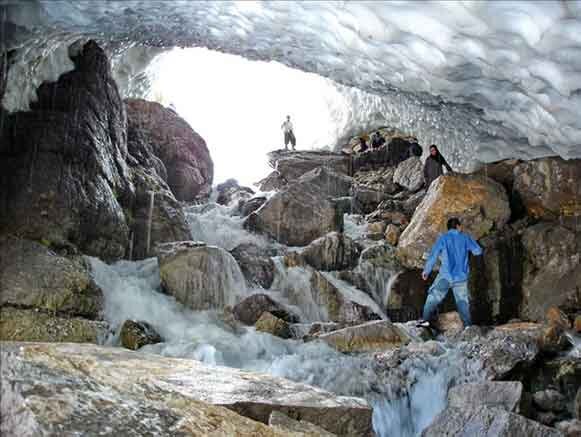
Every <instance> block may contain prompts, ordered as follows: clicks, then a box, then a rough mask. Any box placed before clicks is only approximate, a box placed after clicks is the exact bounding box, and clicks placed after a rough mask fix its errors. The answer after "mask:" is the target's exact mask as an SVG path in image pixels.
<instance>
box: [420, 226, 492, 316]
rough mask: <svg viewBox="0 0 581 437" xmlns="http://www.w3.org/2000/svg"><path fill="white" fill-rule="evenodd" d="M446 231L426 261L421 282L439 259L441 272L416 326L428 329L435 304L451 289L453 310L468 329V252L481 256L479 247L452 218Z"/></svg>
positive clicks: (434, 311)
mask: <svg viewBox="0 0 581 437" xmlns="http://www.w3.org/2000/svg"><path fill="white" fill-rule="evenodd" d="M447 226H448V232H446V233H445V234H443V235H440V237H439V238H438V240H437V241H436V244H434V246H433V247H432V250H431V252H430V256H429V258H428V260H427V261H426V265H425V267H424V271H423V272H422V279H423V280H424V281H427V280H428V276H429V275H430V273H431V272H432V269H433V267H434V265H435V264H436V261H437V260H438V258H440V260H441V266H440V271H439V273H438V276H436V279H435V280H434V283H433V284H432V286H431V287H430V289H429V290H428V297H427V299H426V304H425V305H424V313H423V320H422V321H420V323H419V324H418V326H423V327H429V326H430V321H431V320H432V319H433V317H434V315H435V313H436V311H437V309H438V305H439V304H440V303H441V302H442V301H443V300H444V298H445V297H446V295H447V294H448V291H449V290H450V288H451V289H452V291H453V292H454V300H455V301H456V308H457V309H458V312H459V313H460V318H461V319H462V322H464V327H467V326H470V325H471V324H472V320H471V318H470V302H469V291H468V274H469V271H470V269H469V265H468V252H472V254H473V255H481V254H482V248H481V247H480V245H479V244H478V243H477V242H476V241H474V239H473V238H472V237H470V235H468V234H465V233H463V232H462V225H461V223H460V220H459V219H458V218H456V217H453V218H451V219H449V220H448V224H447Z"/></svg>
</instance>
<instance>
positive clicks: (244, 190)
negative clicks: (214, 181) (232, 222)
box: [216, 179, 254, 205]
mask: <svg viewBox="0 0 581 437" xmlns="http://www.w3.org/2000/svg"><path fill="white" fill-rule="evenodd" d="M216 191H217V192H218V197H217V198H216V203H217V204H219V205H230V204H232V203H234V202H238V201H241V200H246V199H249V198H250V197H252V195H253V194H254V190H252V189H251V188H248V187H242V186H240V185H239V184H238V181H237V180H236V179H228V180H227V181H226V182H222V183H221V184H218V185H217V186H216Z"/></svg>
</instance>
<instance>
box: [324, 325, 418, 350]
mask: <svg viewBox="0 0 581 437" xmlns="http://www.w3.org/2000/svg"><path fill="white" fill-rule="evenodd" d="M318 338H319V339H320V340H322V341H324V342H325V343H327V344H329V345H330V346H332V347H334V348H335V349H337V350H338V351H340V352H348V353H353V352H369V351H377V350H386V349H393V348H398V347H401V346H403V345H406V344H407V343H409V342H410V341H411V338H410V337H409V335H408V334H407V333H406V332H405V331H404V330H403V329H401V328H399V327H398V326H396V325H394V324H393V323H391V322H390V321H389V320H376V321H373V322H368V323H364V324H362V325H357V326H350V327H347V328H343V329H339V330H337V331H333V332H330V333H327V334H321V335H319V336H318Z"/></svg>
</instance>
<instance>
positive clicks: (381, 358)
mask: <svg viewBox="0 0 581 437" xmlns="http://www.w3.org/2000/svg"><path fill="white" fill-rule="evenodd" d="M73 61H74V63H75V65H76V69H75V70H73V71H71V72H69V73H66V74H64V75H62V76H61V77H60V78H59V79H58V81H57V82H54V83H45V84H43V85H42V86H41V87H40V88H39V90H38V101H37V102H36V103H34V104H33V105H32V108H31V110H30V111H28V112H18V113H14V114H10V115H7V114H3V119H4V123H5V124H4V126H3V129H2V133H1V137H2V138H1V141H0V157H1V160H0V209H1V210H2V211H3V213H2V215H1V216H0V314H1V318H0V339H1V340H2V341H3V343H2V348H1V353H2V363H3V365H2V366H1V371H2V382H3V383H2V396H1V398H2V400H1V408H2V424H1V427H2V428H1V429H2V432H3V433H4V432H6V433H7V435H25V434H27V433H28V434H30V435H36V434H43V435H44V434H48V435H66V434H74V433H91V432H96V430H97V429H101V427H102V424H103V423H107V424H108V426H109V428H107V429H106V430H105V431H106V433H107V432H109V433H110V434H112V435H113V434H120V433H123V434H126V435H144V434H147V433H153V434H156V433H158V434H175V435H200V436H201V435H224V436H230V435H251V434H252V435H260V436H262V435H264V436H270V435H273V436H275V435H346V436H347V435H349V436H351V435H362V436H364V435H372V433H373V430H372V414H371V411H372V409H371V405H370V404H369V403H368V402H367V401H364V400H362V399H356V398H350V397H341V396H338V395H335V394H333V393H330V392H327V391H323V390H320V389H317V388H315V387H313V386H307V385H303V384H298V383H292V382H290V381H287V380H283V379H276V378H273V377H271V376H268V375H261V374H252V373H244V372H240V371H236V370H232V369H226V368H210V367H205V366H203V365H202V364H200V363H199V362H197V361H193V360H189V361H188V360H179V359H171V358H164V357H161V356H158V355H145V354H142V353H139V354H136V353H133V352H130V351H128V350H126V349H130V350H138V349H140V348H142V347H144V346H146V345H153V344H160V343H164V342H169V341H170V340H171V339H169V338H164V336H163V335H161V334H160V333H158V332H157V331H161V329H160V326H153V325H152V324H150V323H148V321H147V320H129V319H128V320H125V321H124V323H121V324H119V326H108V324H107V321H106V320H104V300H105V298H104V296H105V294H106V293H105V291H106V290H104V289H102V288H100V287H99V285H97V282H96V280H95V278H94V272H93V271H92V270H91V265H90V263H89V262H88V261H87V258H86V257H84V255H90V256H95V257H98V258H100V259H103V260H105V261H108V262H112V261H117V260H121V259H144V258H148V257H151V256H156V257H157V261H158V265H159V274H158V278H157V279H158V281H157V282H159V287H158V288H159V291H160V292H163V293H164V294H165V295H169V296H171V297H172V298H173V299H175V302H177V303H178V304H180V305H181V308H183V311H187V312H190V313H191V312H197V311H202V310H212V311H215V312H217V313H218V314H219V318H220V319H221V322H222V323H224V324H225V326H227V327H228V329H229V330H230V331H231V332H232V333H234V334H240V335H243V334H244V333H247V332H254V331H258V332H263V333H267V334H269V335H273V336H276V337H280V338H282V339H284V341H285V342H288V343H289V344H291V343H292V344H293V345H294V344H297V343H300V344H302V342H305V344H317V345H321V347H323V345H325V347H327V346H330V347H331V348H333V349H336V350H337V351H339V352H340V354H344V355H346V356H364V357H365V359H366V360H367V363H368V365H369V367H370V369H371V371H372V374H373V382H371V381H370V385H371V386H372V385H375V388H374V387H372V388H371V389H370V390H369V391H368V392H377V393H379V392H381V393H382V394H383V395H385V394H386V393H387V394H391V395H393V396H394V397H398V396H400V395H402V394H404V393H406V392H409V391H410V390H411V389H412V388H413V387H414V384H416V383H417V378H416V374H415V373H414V372H415V370H414V369H417V368H418V366H420V367H422V368H429V367H430V366H434V365H436V364H434V363H437V362H438V360H439V359H441V358H442V357H443V356H444V354H445V353H446V351H449V350H453V351H454V353H455V354H458V357H461V359H462V360H464V361H465V362H466V363H467V365H468V366H473V367H474V369H477V374H478V375H479V376H478V378H477V380H476V378H474V379H475V380H465V379H466V378H460V377H458V379H457V380H452V388H451V389H450V390H449V391H448V394H447V399H448V407H447V409H445V410H444V411H442V412H441V413H440V414H439V415H438V416H437V417H436V418H435V419H434V420H433V422H431V423H426V424H425V425H426V427H425V429H424V431H423V434H422V435H426V436H436V435H487V436H488V435H494V436H521V435H522V436H524V435H527V436H528V435H535V436H536V435H538V436H541V435H542V436H549V435H550V436H552V435H555V436H559V435H564V436H575V435H579V434H580V433H581V390H580V389H579V387H580V386H581V357H580V352H579V351H580V349H579V345H578V344H577V345H576V346H575V342H579V337H578V335H579V334H580V333H581V262H580V261H581V260H580V258H581V161H579V160H570V161H565V160H563V159H560V158H543V159H538V160H534V161H526V162H521V161H518V160H507V161H502V162H498V163H494V164H489V165H487V166H485V167H484V168H483V169H481V170H480V171H478V172H476V173H474V174H448V175H445V176H442V177H440V178H439V179H438V180H436V181H435V182H434V183H433V184H432V186H430V187H429V189H428V190H426V189H425V188H424V187H423V185H422V182H423V181H422V162H421V160H420V159H419V158H417V157H412V158H409V159H406V160H403V161H401V162H397V163H394V162H391V161H389V160H388V159H384V158H385V156H384V155H385V150H386V149H381V150H379V151H377V152H376V153H372V154H368V155H365V156H352V155H350V154H345V153H332V152H297V153H291V152H285V151H273V152H271V153H270V154H269V156H268V159H269V162H270V164H271V165H272V167H273V172H272V173H271V174H270V175H268V176H267V177H266V178H264V179H263V180H261V181H260V182H259V183H257V189H252V188H250V187H241V186H239V185H238V184H237V183H236V181H233V180H230V181H227V182H226V183H224V184H221V185H219V186H218V187H217V191H218V197H217V202H218V203H219V204H222V205H226V206H227V208H228V210H229V211H230V212H231V214H233V215H235V216H236V217H238V218H239V220H240V221H241V222H243V227H244V229H246V230H247V231H248V232H251V233H253V234H256V235H257V236H259V237H260V238H261V239H263V240H261V241H267V242H268V243H265V244H258V243H256V244H255V243H252V242H244V243H242V244H239V245H236V247H234V248H232V249H231V250H230V249H225V248H223V247H216V246H213V245H210V244H207V243H204V242H196V241H191V240H192V233H191V227H190V225H189V223H188V220H187V218H186V215H185V214H184V209H183V205H184V204H183V203H182V202H183V201H186V202H192V201H194V202H196V203H198V204H199V203H202V205H198V206H197V207H196V208H197V211H198V212H199V213H203V212H204V211H205V209H207V210H210V209H211V208H213V206H212V205H210V204H208V205H205V204H204V202H207V200H208V195H209V194H210V189H211V184H212V177H213V176H212V175H213V164H212V161H211V157H210V155H209V152H208V149H207V147H206V145H205V142H204V140H203V139H202V138H201V137H200V136H199V135H198V134H196V133H195V132H194V131H193V130H192V129H191V128H190V127H189V126H188V125H187V124H186V123H185V122H184V121H183V120H182V119H181V118H180V117H179V116H177V115H176V114H175V113H174V112H173V111H171V110H169V109H166V108H163V107H162V106H160V105H158V104H155V103H151V102H146V101H142V100H127V101H122V100H121V98H120V96H119V92H118V90H117V88H116V85H115V82H114V81H113V79H112V77H111V74H110V69H109V65H108V61H107V58H106V56H105V54H104V52H103V51H102V50H101V48H100V47H99V46H98V45H97V44H95V43H94V42H88V43H86V44H85V45H84V47H83V49H82V50H81V51H80V52H79V53H78V54H77V55H75V56H74V58H73ZM384 135H385V136H386V138H387V139H388V142H387V144H388V145H389V144H391V142H394V141H395V142H396V143H397V144H399V145H400V146H401V145H402V144H404V143H405V144H407V143H409V142H410V141H412V140H413V138H410V137H407V136H403V135H402V134H398V133H396V132H384ZM152 200H153V204H152V203H151V202H152ZM151 205H153V208H151ZM451 216H457V217H459V218H460V219H461V220H462V222H463V223H464V225H465V229H466V231H467V232H469V233H470V234H471V235H472V236H473V237H474V238H476V239H478V241H479V243H480V244H481V245H482V246H483V248H484V254H485V255H484V256H483V257H479V258H473V259H472V260H471V267H472V274H471V280H470V290H471V312H472V317H473V320H474V321H475V322H476V324H477V325H478V326H474V327H470V328H468V329H463V326H462V325H461V322H460V320H459V317H458V315H457V313H455V312H454V311H453V310H454V305H453V302H452V301H450V300H448V301H447V302H445V303H444V306H443V308H442V313H441V314H440V317H439V320H438V329H439V333H436V332H432V331H428V330H425V329H421V328H416V327H415V322H414V320H416V319H417V318H418V317H419V314H420V313H421V309H422V306H423V303H424V302H425V298H426V289H427V284H426V283H425V282H424V281H422V279H421V277H420V272H421V271H420V268H421V267H422V266H423V263H424V262H425V257H426V252H427V251H428V250H429V248H430V247H431V245H432V244H433V243H434V242H435V239H436V238H437V236H438V234H439V233H441V232H443V231H444V230H445V229H444V228H445V223H446V221H447V219H448V218H449V217H451ZM150 223H151V224H150ZM152 311H155V309H152ZM111 331H115V332H114V333H115V335H114V338H116V339H117V343H116V345H117V346H123V347H124V348H125V349H121V348H119V347H116V348H110V347H103V346H96V344H103V343H104V342H105V340H106V339H107V338H109V339H110V338H111ZM23 342H35V343H23ZM313 342H314V343H313ZM57 343H64V344H57ZM575 347H576V348H577V349H575ZM459 359H460V358H459ZM370 378H371V377H370ZM6 382H8V383H6ZM368 392H366V393H368ZM363 395H364V392H363V391H362V392H361V396H363ZM426 402H429V400H426ZM127 418H130V419H131V420H129V421H128V420H127ZM145 423H147V424H149V425H147V426H146V425H144V424H145Z"/></svg>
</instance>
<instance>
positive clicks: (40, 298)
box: [0, 237, 103, 319]
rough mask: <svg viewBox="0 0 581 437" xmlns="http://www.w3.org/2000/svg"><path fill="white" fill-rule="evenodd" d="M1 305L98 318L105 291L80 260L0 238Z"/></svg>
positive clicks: (26, 241)
mask: <svg viewBox="0 0 581 437" xmlns="http://www.w3.org/2000/svg"><path fill="white" fill-rule="evenodd" d="M0 306H13V307H18V308H29V309H40V310H43V311H50V312H53V313H58V314H60V315H72V316H83V317H87V318H90V319H94V318H97V317H98V316H99V313H100V312H101V310H102V307H103V292H102V291H101V289H100V288H99V287H98V286H97V285H96V284H95V282H94V281H93V279H92V278H91V275H90V272H89V269H88V267H87V266H86V264H85V262H84V260H83V259H82V258H80V257H70V258H65V257H63V256H59V255H57V254H56V253H55V252H53V251H51V250H50V249H48V248H47V247H45V246H43V245H42V244H39V243H37V242H34V241H28V240H21V239H18V238H13V237H2V238H0Z"/></svg>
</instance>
